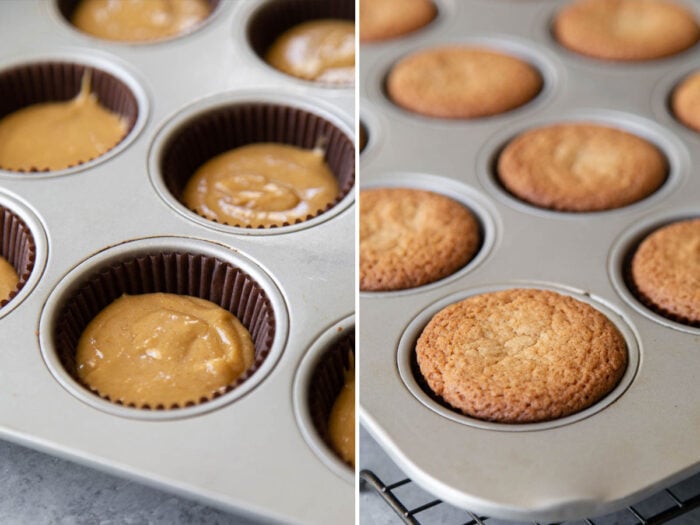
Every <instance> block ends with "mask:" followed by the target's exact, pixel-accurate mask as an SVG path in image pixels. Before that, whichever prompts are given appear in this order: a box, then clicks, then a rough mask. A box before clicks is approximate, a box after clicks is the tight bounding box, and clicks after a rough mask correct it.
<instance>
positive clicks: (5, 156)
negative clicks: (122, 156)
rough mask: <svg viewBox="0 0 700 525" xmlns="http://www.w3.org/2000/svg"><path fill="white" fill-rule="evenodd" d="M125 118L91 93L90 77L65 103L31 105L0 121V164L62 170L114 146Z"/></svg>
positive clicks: (124, 130) (124, 128) (122, 131)
mask: <svg viewBox="0 0 700 525" xmlns="http://www.w3.org/2000/svg"><path fill="white" fill-rule="evenodd" d="M127 131H128V126H127V123H126V121H125V120H124V119H123V118H122V117H121V116H120V115H117V114H116V113H112V112H111V111H109V110H108V109H105V108H104V107H102V106H101V105H100V103H99V102H98V100H97V96H96V95H95V94H94V93H90V75H89V74H88V73H86V74H85V75H84V76H83V82H82V86H81V88H80V93H79V94H78V96H77V97H75V98H74V99H72V100H68V101H65V102H46V103H41V104H32V105H31V106H27V107H26V108H23V109H20V110H19V111H15V112H14V113H11V114H10V115H8V116H6V117H5V118H3V119H2V120H0V168H2V169H6V170H11V171H46V170H62V169H65V168H69V167H71V166H75V165H77V164H80V163H82V162H87V161H89V160H91V159H94V158H95V157H99V156H100V155H102V154H104V153H106V152H107V151H109V150H110V149H112V148H113V147H114V146H116V145H117V144H119V142H121V140H122V139H123V138H124V136H125V135H126V133H127Z"/></svg>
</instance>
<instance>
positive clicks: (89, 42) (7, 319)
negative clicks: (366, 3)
mask: <svg viewBox="0 0 700 525" xmlns="http://www.w3.org/2000/svg"><path fill="white" fill-rule="evenodd" d="M269 3H270V2H268V1H267V0H260V1H252V0H235V1H226V2H220V3H219V5H218V6H217V7H216V9H215V10H214V12H213V14H212V16H211V17H210V19H209V20H207V21H206V23H205V24H203V25H202V27H200V28H198V29H197V30H196V31H193V32H192V33H189V34H187V35H184V36H182V37H178V38H173V39H169V40H167V41H163V42H157V43H151V44H121V43H111V42H107V41H102V40H99V39H95V38H93V37H90V36H87V35H85V34H82V33H81V32H79V31H77V30H76V29H75V28H73V27H72V26H70V25H69V24H68V23H67V22H66V21H65V19H64V17H63V15H62V14H61V13H60V11H59V7H58V3H57V1H56V0H51V1H45V0H10V1H7V2H3V5H2V6H0V11H1V12H2V16H0V30H1V31H2V34H3V38H4V42H5V46H3V51H2V52H0V74H2V71H4V70H5V69H6V68H9V67H13V66H15V65H18V64H24V63H35V62H52V61H59V62H76V63H79V64H86V65H89V66H91V67H96V68H99V69H102V70H104V71H107V72H109V73H110V74H113V75H114V76H116V77H118V78H119V79H120V80H122V81H124V82H125V83H126V84H127V85H128V86H130V87H131V88H132V91H133V93H134V96H135V97H136V99H137V101H138V104H139V114H138V118H137V120H136V124H135V125H134V128H133V131H132V133H131V135H130V136H129V137H128V138H127V139H126V140H125V141H124V142H123V143H122V144H120V145H119V146H118V147H117V148H115V149H114V150H112V151H111V152H109V153H108V154H107V155H105V156H104V157H101V158H99V159H96V160H94V161H91V162H88V163H85V164H83V165H80V166H77V167H75V168H70V169H67V170H62V171H57V172H45V173H26V174H21V173H11V172H7V171H0V206H1V207H5V208H8V209H10V210H12V211H13V212H14V213H15V214H16V215H18V216H19V217H20V218H21V219H22V220H23V221H24V223H26V225H27V226H28V227H29V229H30V230H31V232H32V234H33V237H34V242H35V255H34V257H35V262H34V270H33V271H32V273H31V275H30V277H29V279H28V281H27V283H26V285H25V286H24V288H23V289H22V290H21V291H20V293H19V294H18V295H17V296H16V297H15V298H14V299H12V300H11V301H10V302H9V303H8V305H6V306H5V307H3V308H2V309H0V340H1V341H2V348H3V349H4V352H2V355H0V384H2V388H0V437H1V438H3V439H7V440H11V441H15V442H18V443H20V444H23V445H26V446H30V447H33V448H37V449H40V450H43V451H45V452H48V453H50V454H54V455H58V456H62V457H66V458H69V459H71V460H74V461H77V462H80V463H84V464H87V465H90V466H93V467H96V468H100V469H103V470H106V471H110V472H113V473H116V474H119V475H122V476H126V477H129V478H132V479H136V480H139V481H141V482H144V483H148V484H151V485H155V486H158V487H160V488H163V489H165V490H169V491H172V492H176V493H179V494H182V495H185V496H188V497H191V498H195V499H198V500H200V501H203V502H205V503H207V504H210V505H214V506H217V507H220V508H223V509H228V510H235V511H237V512H240V513H244V514H248V515H251V516H255V517H259V518H262V519H269V520H273V521H283V522H292V523H328V522H329V521H331V522H333V523H352V522H353V517H354V481H353V476H352V475H351V471H350V469H349V467H344V466H343V465H342V464H339V462H337V463H334V462H333V459H330V458H329V457H327V456H329V454H330V453H329V452H328V451H327V450H324V449H323V447H324V446H325V445H324V444H323V443H319V442H318V441H317V440H314V439H312V438H309V436H308V434H309V433H308V431H307V429H306V428H305V427H304V426H303V424H302V421H300V418H299V417H298V414H299V413H301V412H302V407H300V406H299V404H300V403H302V402H303V399H300V398H298V396H297V397H296V398H295V397H294V395H293V392H294V389H295V384H296V383H297V382H298V378H297V376H298V374H297V369H298V367H299V366H300V364H301V363H302V362H303V361H304V360H305V359H306V358H307V354H308V353H309V352H311V351H312V350H313V349H314V348H315V346H314V345H318V341H319V340H320V338H322V336H323V334H325V333H327V332H329V331H332V330H336V331H337V330H338V329H352V328H353V327H354V322H353V323H351V324H348V321H347V319H348V316H350V315H352V313H353V311H354V270H353V268H354V241H353V239H354V203H353V201H354V189H353V188H350V189H349V191H348V193H347V195H346V196H345V197H344V198H343V200H341V201H340V202H339V203H337V205H336V206H335V207H334V208H331V209H330V210H329V211H328V212H326V213H324V214H322V215H320V216H318V217H316V218H314V219H312V221H309V223H308V224H304V223H301V224H298V225H292V226H282V227H279V228H275V229H273V230H264V231H260V232H258V231H256V230H250V229H243V228H233V227H225V226H223V225H216V224H207V223H206V221H203V220H201V221H200V220H198V219H199V218H198V217H197V216H196V215H194V214H189V213H188V212H187V211H186V210H179V209H176V207H177V204H175V203H173V202H172V199H170V197H168V195H167V192H165V191H164V190H163V189H162V187H161V186H160V185H159V184H160V182H159V176H160V175H159V173H158V172H157V167H158V163H157V159H156V157H157V156H158V155H159V154H160V149H159V148H160V146H161V145H162V144H163V141H164V140H166V139H167V138H168V135H169V133H171V132H172V131H173V129H174V123H180V122H182V121H183V119H186V118H189V117H191V116H193V115H195V114H196V113H197V110H199V109H202V108H207V107H210V106H211V105H212V104H216V105H223V106H226V105H227V104H231V105H233V104H237V103H240V102H241V101H242V100H245V101H247V102H251V103H262V104H266V103H270V102H271V101H274V102H283V103H284V104H286V105H288V106H290V107H293V108H294V107H298V108H301V109H303V110H304V111H306V112H310V113H313V114H314V115H316V116H318V117H320V118H321V119H322V120H324V121H327V122H330V123H331V124H332V126H333V127H334V128H336V129H337V130H338V131H339V132H340V133H341V134H342V135H344V136H346V137H347V139H348V140H349V141H351V142H354V140H355V139H354V136H355V133H354V111H355V97H354V89H353V88H352V87H345V88H339V87H324V86H320V85H316V84H314V83H311V82H306V81H303V80H299V79H295V78H291V77H287V76H285V75H282V74H280V73H278V72H277V71H275V70H273V69H272V68H270V67H269V66H267V65H266V64H265V63H264V62H262V61H261V59H260V58H259V57H258V56H257V54H256V53H255V52H254V51H253V50H252V49H250V44H249V41H248V33H247V28H248V22H249V20H250V18H251V17H252V16H253V15H254V14H255V13H256V11H257V10H258V9H259V8H261V7H263V6H267V5H268V4H269ZM161 252H180V253H187V254H194V255H202V256H204V257H213V258H216V259H218V260H220V261H223V262H224V263H226V264H230V265H232V266H235V267H237V268H240V269H241V270H242V271H243V272H245V273H246V274H247V275H249V276H250V277H251V278H252V279H253V280H255V281H257V283H258V285H259V286H260V288H261V289H262V290H263V292H264V293H265V294H266V295H267V299H268V301H269V305H270V307H271V308H272V310H273V311H274V317H275V323H276V324H275V334H274V338H273V339H271V341H272V342H271V348H270V351H269V354H268V355H267V357H266V358H265V359H264V360H263V361H262V364H261V365H260V368H259V369H258V370H256V372H255V373H254V374H253V375H252V376H251V378H250V379H248V380H246V381H245V382H243V383H242V384H241V386H240V388H241V389H240V390H237V389H234V390H232V391H231V392H229V393H227V394H223V395H221V396H220V397H217V398H216V399H214V400H213V401H210V402H207V403H202V404H199V405H195V406H192V407H183V408H181V409H173V410H142V409H135V408H130V407H123V406H119V405H114V404H111V403H109V402H108V401H105V400H102V399H100V398H99V397H97V396H94V395H93V394H91V393H90V392H88V391H87V390H85V389H83V388H82V387H81V386H80V385H79V384H77V383H76V382H75V381H74V380H73V379H72V378H71V377H70V374H68V373H66V371H65V370H64V369H63V368H62V364H61V362H60V359H58V356H57V355H56V354H55V345H54V341H53V339H52V334H51V330H53V328H54V324H55V322H56V316H57V315H58V312H57V310H58V309H59V308H60V307H61V305H62V304H64V303H65V302H66V300H67V299H66V298H67V297H70V294H71V293H72V292H73V291H75V289H76V288H77V287H78V285H79V282H81V280H82V279H83V278H84V277H85V276H87V275H89V274H90V273H91V272H95V271H97V272H98V273H99V271H100V269H102V268H103V267H104V266H105V265H109V264H111V263H113V262H116V261H121V260H122V259H123V258H127V259H128V258H129V257H131V258H134V257H137V258H138V257H139V256H141V255H144V254H151V253H161ZM343 468H346V470H347V472H346V471H345V470H343Z"/></svg>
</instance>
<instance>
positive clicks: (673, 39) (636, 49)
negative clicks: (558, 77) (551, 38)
mask: <svg viewBox="0 0 700 525" xmlns="http://www.w3.org/2000/svg"><path fill="white" fill-rule="evenodd" d="M554 35H555V37H556V39H557V40H558V41H559V43H560V44H562V45H563V46H565V47H567V48H569V49H570V50H572V51H575V52H576V53H580V54H582V55H587V56H590V57H594V58H601V59H605V60H624V61H635V60H652V59H655V58H662V57H665V56H669V55H674V54H676V53H680V52H681V51H684V50H685V49H687V48H689V47H690V46H692V45H694V44H695V43H696V42H697V41H698V39H699V38H700V27H699V26H698V23H697V21H696V20H695V17H694V16H693V14H692V12H690V11H689V10H688V9H686V8H685V7H683V6H682V5H680V4H677V3H675V2H672V1H671V0H577V1H575V2H572V3H571V4H569V5H568V6H566V7H565V8H564V9H562V10H561V11H560V12H559V13H558V14H557V16H556V18H555V20H554Z"/></svg>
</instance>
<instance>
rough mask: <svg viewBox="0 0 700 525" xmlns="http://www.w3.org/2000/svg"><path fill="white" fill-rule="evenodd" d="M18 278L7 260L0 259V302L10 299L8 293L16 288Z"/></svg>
mask: <svg viewBox="0 0 700 525" xmlns="http://www.w3.org/2000/svg"><path fill="white" fill-rule="evenodd" d="M18 282H19V276H18V275H17V272H16V271H15V269H14V267H13V266H12V265H11V264H10V263H9V262H7V259H5V258H4V257H0V301H4V300H5V299H8V298H9V297H10V293H12V291H13V290H14V289H15V288H16V287H17V283H18Z"/></svg>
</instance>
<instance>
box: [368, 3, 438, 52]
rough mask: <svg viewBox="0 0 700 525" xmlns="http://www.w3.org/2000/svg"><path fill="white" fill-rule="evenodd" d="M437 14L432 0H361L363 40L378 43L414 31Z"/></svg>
mask: <svg viewBox="0 0 700 525" xmlns="http://www.w3.org/2000/svg"><path fill="white" fill-rule="evenodd" d="M436 15H437V9H436V7H435V4H434V3H433V2H432V0H360V41H361V42H378V41H382V40H389V39H392V38H397V37H400V36H403V35H407V34H409V33H413V32H414V31H417V30H419V29H420V28H422V27H424V26H426V25H428V24H429V23H430V22H432V21H433V19H434V18H435V16H436Z"/></svg>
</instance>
